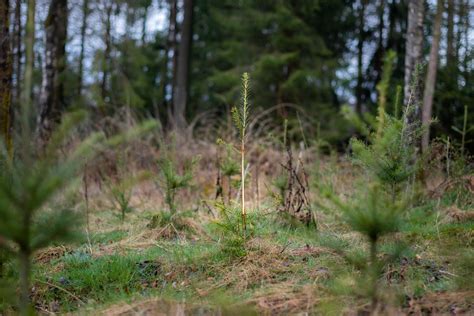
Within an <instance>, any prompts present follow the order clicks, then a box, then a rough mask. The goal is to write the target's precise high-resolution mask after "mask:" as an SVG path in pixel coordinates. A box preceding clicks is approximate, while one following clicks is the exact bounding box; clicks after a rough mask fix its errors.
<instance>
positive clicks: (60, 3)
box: [37, 0, 68, 147]
mask: <svg viewBox="0 0 474 316" xmlns="http://www.w3.org/2000/svg"><path fill="white" fill-rule="evenodd" d="M67 10H68V8H67V0H52V2H51V5H50V7H49V12H48V17H47V18H46V21H45V35H46V44H45V45H46V49H45V56H44V63H43V83H42V87H41V96H40V105H39V115H38V126H37V128H38V136H39V140H40V147H43V145H44V144H45V143H46V142H47V141H48V140H49V138H50V136H51V133H52V131H53V129H54V126H55V125H56V124H57V123H58V122H59V120H60V118H61V112H62V110H63V107H64V78H63V76H64V70H65V68H66V39H67Z"/></svg>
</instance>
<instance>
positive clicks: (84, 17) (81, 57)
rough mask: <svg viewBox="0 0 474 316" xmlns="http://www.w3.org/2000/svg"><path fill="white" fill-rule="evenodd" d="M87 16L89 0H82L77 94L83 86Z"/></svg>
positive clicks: (79, 93) (80, 92)
mask: <svg viewBox="0 0 474 316" xmlns="http://www.w3.org/2000/svg"><path fill="white" fill-rule="evenodd" d="M88 16H89V0H83V2H82V25H81V51H80V53H79V71H78V72H79V78H78V87H77V95H78V96H80V95H81V94H82V88H83V73H84V50H85V42H86V30H87V17H88Z"/></svg>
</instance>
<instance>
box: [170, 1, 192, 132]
mask: <svg viewBox="0 0 474 316" xmlns="http://www.w3.org/2000/svg"><path fill="white" fill-rule="evenodd" d="M192 18H193V1H192V0H186V1H184V17H183V23H182V27H181V37H180V43H179V48H178V65H177V71H176V86H175V90H174V91H173V94H174V97H173V124H174V128H175V129H176V130H179V131H183V130H184V129H185V128H186V125H187V123H186V104H187V102H188V74H189V61H190V52H191V41H192V36H193V35H192Z"/></svg>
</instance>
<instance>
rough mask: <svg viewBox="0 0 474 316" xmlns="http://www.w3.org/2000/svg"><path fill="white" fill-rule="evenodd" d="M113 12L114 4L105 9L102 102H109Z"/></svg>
mask: <svg viewBox="0 0 474 316" xmlns="http://www.w3.org/2000/svg"><path fill="white" fill-rule="evenodd" d="M112 10H113V3H112V2H110V4H109V5H108V6H107V7H106V9H105V11H106V12H105V14H106V17H105V34H104V43H105V51H104V60H103V63H102V82H101V84H100V93H101V96H102V102H105V101H107V97H108V88H107V83H108V76H109V71H110V54H111V52H112V36H111V28H112V22H111V18H112Z"/></svg>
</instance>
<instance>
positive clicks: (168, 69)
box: [157, 0, 178, 125]
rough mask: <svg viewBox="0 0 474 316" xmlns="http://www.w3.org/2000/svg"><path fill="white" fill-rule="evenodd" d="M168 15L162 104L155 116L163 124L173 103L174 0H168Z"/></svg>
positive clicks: (175, 24)
mask: <svg viewBox="0 0 474 316" xmlns="http://www.w3.org/2000/svg"><path fill="white" fill-rule="evenodd" d="M167 2H168V7H169V17H168V34H167V37H166V44H165V51H164V58H163V66H162V67H163V68H162V72H161V80H160V92H161V97H162V105H163V106H161V107H158V113H157V116H158V117H160V118H161V121H162V122H163V125H166V123H167V122H170V121H171V120H172V113H171V108H170V105H171V104H173V90H172V89H173V88H174V83H173V82H171V83H170V78H174V77H175V76H174V73H173V71H174V69H175V68H176V59H177V58H176V57H177V54H176V33H177V22H176V16H177V12H178V5H177V1H176V0H168V1H167ZM172 52H173V59H172V61H171V62H170V55H171V53H172ZM168 88H171V98H170V100H168V99H167V96H168Z"/></svg>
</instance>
